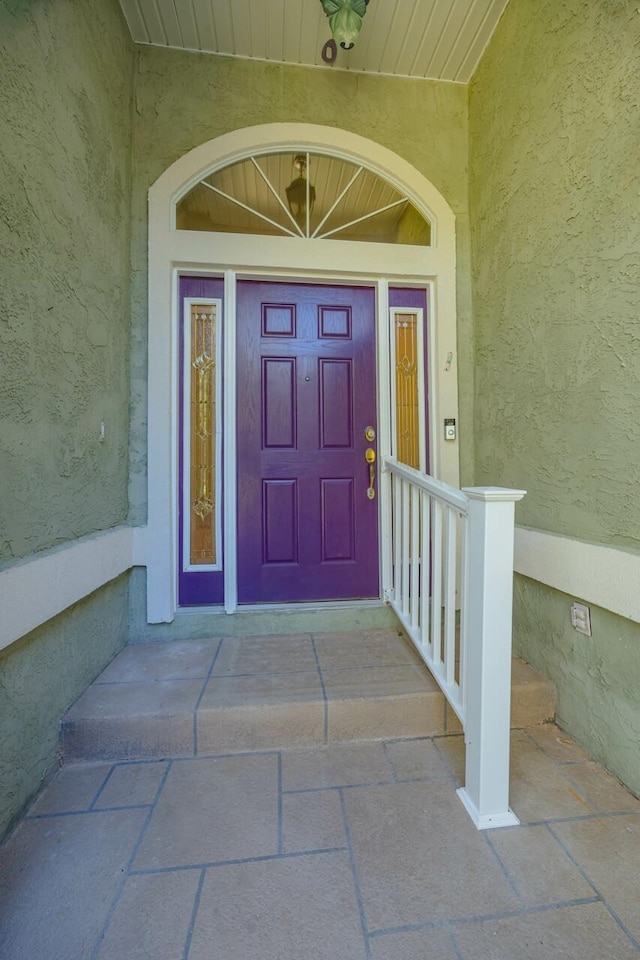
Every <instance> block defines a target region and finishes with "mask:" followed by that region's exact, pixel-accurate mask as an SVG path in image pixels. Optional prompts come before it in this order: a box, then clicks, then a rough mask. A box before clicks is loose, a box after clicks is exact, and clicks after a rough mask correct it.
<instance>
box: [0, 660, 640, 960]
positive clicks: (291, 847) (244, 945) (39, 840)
mask: <svg viewBox="0 0 640 960" xmlns="http://www.w3.org/2000/svg"><path fill="white" fill-rule="evenodd" d="M305 665H306V664H305ZM248 666H249V665H248ZM301 666H302V664H301ZM249 669H251V667H250V666H249ZM374 669H375V668H374ZM165 676H166V672H165ZM132 682H136V681H135V680H132ZM158 682H167V681H166V680H164V679H162V680H159V681H158ZM463 756H464V744H463V743H462V740H461V738H460V737H430V738H417V739H400V740H387V741H385V742H367V743H362V744H353V743H349V744H331V745H328V746H319V747H313V748H305V749H300V750H296V749H294V750H283V751H275V750H272V751H263V752H255V753H250V754H238V755H235V756H223V757H215V756H198V757H190V758H166V759H163V760H158V761H127V762H117V763H104V764H93V765H89V764H87V765H82V766H73V765H71V766H66V767H62V768H61V769H60V771H59V772H58V773H57V775H56V776H55V777H54V778H53V779H52V780H51V781H50V782H49V784H48V785H47V786H46V787H45V789H44V791H43V792H42V793H41V795H40V796H39V798H38V799H37V800H36V801H35V803H34V804H33V805H32V807H31V809H30V811H28V813H27V814H26V815H25V817H23V819H22V820H21V822H20V823H19V824H18V825H17V827H16V829H15V830H14V831H13V833H12V834H11V836H10V837H9V838H8V840H7V841H6V842H5V844H4V846H3V847H2V848H0V957H2V960H125V958H126V960H147V958H151V957H152V958H153V960H258V958H259V960H539V958H543V957H544V958H547V957H557V958H563V960H603V958H606V960H632V958H636V960H637V958H639V957H640V896H639V891H640V882H639V876H640V870H639V866H640V803H639V802H638V801H637V800H636V799H635V798H634V797H632V796H631V795H630V794H628V793H627V792H626V791H625V790H623V789H622V788H621V787H620V785H619V784H617V783H616V781H615V780H613V778H611V777H610V776H609V775H608V774H606V773H605V772H604V771H603V770H602V769H601V768H600V767H598V766H597V765H596V764H594V763H593V762H592V761H590V760H589V758H588V757H586V755H584V754H583V753H582V752H581V751H580V750H579V749H578V748H576V747H575V745H573V744H572V743H571V742H570V741H569V740H568V738H567V737H565V735H564V734H562V733H561V732H560V731H559V730H557V728H555V727H553V726H551V725H548V726H545V727H544V728H541V727H534V728H532V729H531V730H527V731H518V732H516V733H514V735H513V789H512V805H513V808H514V810H515V812H516V813H517V814H518V815H519V816H520V818H521V820H522V825H521V826H519V827H510V828H507V829H502V830H495V831H487V832H483V833H479V832H477V831H476V830H475V828H474V827H473V825H472V823H471V821H470V820H469V818H468V817H467V815H466V813H465V811H464V809H463V807H462V805H461V804H460V801H459V800H458V798H457V796H456V794H455V787H456V786H457V785H459V784H460V772H461V761H462V760H463Z"/></svg>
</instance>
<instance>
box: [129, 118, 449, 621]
mask: <svg viewBox="0 0 640 960" xmlns="http://www.w3.org/2000/svg"><path fill="white" fill-rule="evenodd" d="M292 148H293V149H305V150H309V151H311V152H313V151H314V150H315V151H318V152H321V153H325V154H326V153H329V154H331V155H333V156H336V157H338V158H340V159H343V160H349V161H352V162H353V163H357V164H361V165H363V166H364V167H366V168H368V169H370V170H372V171H373V172H374V173H376V174H378V175H379V176H380V177H382V178H383V179H385V180H387V181H388V182H389V183H391V184H393V185H394V186H395V187H396V188H397V189H398V190H399V191H401V192H402V193H403V194H404V195H405V196H407V197H408V198H409V199H410V200H411V202H412V203H413V204H414V205H415V206H416V208H417V209H418V210H419V211H420V212H421V213H422V214H423V215H424V216H425V217H427V218H428V219H429V220H430V222H431V246H429V247H421V246H407V245H400V244H386V243H367V242H357V241H344V240H332V239H326V240H306V239H302V238H300V239H299V238H290V237H263V236H252V235H248V234H231V233H224V234H217V233H206V232H201V231H185V230H176V229H175V206H176V203H177V201H178V200H180V199H181V198H182V197H183V196H184V194H186V193H187V192H188V191H189V190H190V189H191V188H192V187H194V186H195V185H196V184H197V183H198V182H199V181H200V180H202V179H203V178H204V177H205V176H207V175H208V174H209V173H212V172H213V171H214V170H217V169H220V168H221V167H224V166H227V165H228V164H230V163H234V162H236V161H239V160H242V159H245V158H247V157H249V156H253V155H256V154H262V153H269V152H273V153H277V152H282V151H286V150H291V149H292ZM179 271H186V272H190V271H192V272H194V273H203V274H206V273H215V274H217V275H221V274H224V275H225V278H226V281H227V286H226V294H225V322H226V324H227V326H226V332H227V336H226V338H225V343H226V344H228V341H229V336H228V334H229V332H230V330H229V328H230V326H232V324H233V320H232V318H231V314H230V311H231V310H232V309H233V290H234V278H235V275H236V274H240V275H241V276H243V277H246V276H256V277H258V276H259V277H266V278H273V279H277V278H283V279H284V278H292V277H299V278H301V279H325V280H329V279H332V280H338V281H340V280H344V281H351V282H358V281H361V282H366V283H371V284H372V285H375V284H377V285H378V294H379V297H381V296H382V295H384V294H385V292H386V290H387V285H388V284H391V285H411V284H420V285H426V286H427V287H428V299H429V304H428V306H429V312H430V318H431V340H430V370H429V377H430V381H429V390H430V394H429V403H430V411H431V424H430V428H431V452H432V464H431V469H432V472H433V473H435V474H436V475H437V476H438V477H439V478H440V479H442V480H445V481H447V482H448V483H451V484H454V485H456V486H457V485H458V480H459V474H458V442H457V441H455V442H449V443H447V444H444V443H443V442H441V439H442V435H443V431H442V429H441V428H440V427H441V424H442V420H443V418H444V417H455V418H456V419H457V416H458V413H457V408H458V391H457V364H456V362H455V359H456V357H457V353H456V294H455V217H454V215H453V212H452V210H451V208H450V206H449V204H448V203H447V201H446V200H445V199H444V197H443V196H442V195H441V194H440V193H439V191H438V190H436V188H435V187H434V186H433V184H432V183H431V182H430V181H429V180H427V179H426V177H424V176H423V175H422V174H421V173H420V172H419V171H417V170H416V169H415V168H414V167H412V166H411V164H410V163H408V162H407V161H406V160H404V159H403V158H402V157H399V156H398V155H397V154H395V153H393V151H391V150H389V149H387V148H386V147H383V146H381V145H380V144H378V143H375V142H374V141H372V140H368V139H366V138H365V137H360V136H358V135H356V134H354V133H349V132H348V131H345V130H339V129H336V128H334V127H324V126H318V125H315V124H306V123H272V124H263V125H259V126H254V127H246V128H243V129H241V130H235V131H233V132H232V133H227V134H225V135H223V136H221V137H217V138H216V139H214V140H209V141H208V142H207V143H204V144H202V145H201V146H199V147H195V148H194V149H193V150H191V151H190V152H189V153H187V154H185V155H184V156H183V157H181V158H180V159H179V160H176V162H175V163H173V164H172V165H171V166H170V167H169V168H168V169H167V170H166V171H165V172H164V173H163V174H162V175H161V176H160V177H159V178H158V180H157V181H156V182H155V183H154V184H153V186H152V187H151V189H150V190H149V328H148V329H149V374H148V375H149V382H148V391H149V394H148V396H149V405H148V527H147V530H146V535H145V537H144V543H145V547H144V558H145V561H146V566H147V616H148V620H149V622H150V623H158V622H166V621H171V620H172V619H173V617H174V615H175V612H176V608H177V550H176V525H177V521H176V512H177V438H178V431H177V409H176V406H177V359H176V358H177V351H178V318H177V316H176V309H175V304H176V301H177V275H178V272H179ZM384 308H385V305H384V304H381V308H380V310H379V323H380V324H381V325H382V324H385V323H387V322H388V321H387V317H386V310H385V309H384ZM381 329H382V326H381ZM225 352H226V347H225ZM232 353H233V351H232ZM379 353H380V355H382V351H379ZM233 355H235V354H234V353H233ZM449 355H451V358H450V356H449ZM227 360H229V354H227ZM452 360H453V362H452ZM382 373H383V377H381V378H380V379H381V380H384V379H385V378H388V374H387V373H386V372H384V371H382ZM232 376H233V371H232V370H229V369H225V384H226V385H227V388H226V389H225V400H226V403H225V426H226V430H227V436H226V438H225V519H226V520H227V525H226V530H227V536H225V557H224V564H225V577H227V576H228V575H230V574H231V573H233V574H234V575H235V543H232V542H231V540H232V539H233V538H232V537H230V536H229V530H230V527H229V522H232V520H233V517H234V509H233V508H234V504H235V501H234V499H233V498H234V497H235V457H234V458H233V463H230V462H229V461H230V460H231V459H232V457H231V456H230V452H231V451H232V450H233V449H234V442H233V439H234V438H231V437H230V436H229V435H228V434H229V432H230V430H231V429H232V424H233V422H234V420H233V418H232V414H233V415H235V409H233V410H231V409H230V407H232V406H233V391H232V389H231V387H232V386H233V385H232V383H231V380H232ZM383 452H384V451H383V450H382V449H381V450H380V453H383ZM232 566H233V571H232V570H231V567H232ZM226 586H227V587H230V584H229V582H227V584H226ZM231 607H233V603H232V604H231Z"/></svg>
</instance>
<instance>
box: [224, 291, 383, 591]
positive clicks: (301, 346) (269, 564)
mask: <svg viewBox="0 0 640 960" xmlns="http://www.w3.org/2000/svg"><path fill="white" fill-rule="evenodd" d="M237 304H238V317H237V326H238V599H239V601H240V602H241V603H269V602H288V601H303V600H308V601H313V600H328V599H349V598H361V597H362V598H364V597H377V596H378V595H379V580H378V504H377V500H375V499H373V500H370V499H369V498H368V497H367V487H368V486H369V468H368V465H367V464H366V462H365V459H364V452H365V449H366V448H367V446H369V444H367V442H366V440H365V438H364V431H365V427H367V426H373V427H374V428H376V388H375V297H374V291H373V289H371V288H366V287H337V286H335V287H332V286H323V285H317V284H310V285H303V284H277V283H262V282H256V281H240V282H239V283H238V289H237Z"/></svg>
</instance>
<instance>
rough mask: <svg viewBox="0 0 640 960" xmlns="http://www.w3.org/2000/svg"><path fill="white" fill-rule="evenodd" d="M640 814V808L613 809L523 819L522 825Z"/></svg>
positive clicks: (534, 825)
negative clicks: (608, 811)
mask: <svg viewBox="0 0 640 960" xmlns="http://www.w3.org/2000/svg"><path fill="white" fill-rule="evenodd" d="M633 816H636V817H638V816H640V810H613V811H611V812H610V813H599V812H598V811H594V812H593V813H584V814H576V816H575V817H549V818H548V819H547V820H521V821H520V826H521V827H541V826H542V827H548V826H553V825H554V824H556V823H582V821H583V820H610V819H612V818H613V817H633Z"/></svg>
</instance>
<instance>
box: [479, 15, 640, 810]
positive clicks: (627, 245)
mask: <svg viewBox="0 0 640 960" xmlns="http://www.w3.org/2000/svg"><path fill="white" fill-rule="evenodd" d="M639 50H640V12H639V11H638V4H637V3H631V2H624V0H599V2H597V3H584V2H582V0H510V3H509V5H508V7H507V9H506V12H505V14H504V15H503V17H502V19H501V21H500V24H499V26H498V29H497V31H496V34H495V35H494V37H493V39H492V41H491V43H490V45H489V48H488V50H487V52H486V53H485V56H484V57H483V59H482V62H481V64H480V67H479V69H478V70H477V72H476V75H475V77H474V79H473V81H472V83H471V86H470V97H469V108H470V113H469V129H470V144H471V151H470V217H471V235H472V261H473V277H472V291H473V306H474V325H475V342H476V371H475V378H476V392H475V431H474V434H475V462H476V477H475V479H476V483H497V484H501V485H505V486H514V487H521V488H524V489H526V490H527V491H528V493H527V496H526V497H525V499H524V500H523V501H522V503H521V504H519V505H518V508H517V514H516V516H517V521H518V522H519V523H520V524H523V525H525V526H530V527H534V528H538V529H540V530H546V531H550V532H553V533H557V534H562V535H564V536H569V537H575V538H578V539H581V540H586V541H591V542H597V543H602V544H607V545H609V546H613V547H619V548H623V549H626V550H630V551H632V552H637V551H638V550H639V549H640V496H639V495H638V491H639V489H640V456H639V450H640V415H639V411H640V332H639V331H640V326H639V306H640V163H639V162H638V158H639V157H640V122H639V117H640V71H639V70H638V63H639V59H638V57H639ZM629 588H630V589H631V588H632V586H631V585H629ZM572 599H573V598H570V597H566V596H564V595H562V594H559V593H556V592H555V591H554V590H551V589H549V588H547V587H545V586H543V585H541V584H537V583H534V582H532V581H528V580H524V579H522V578H519V579H518V582H517V585H516V592H515V609H514V642H515V645H516V648H517V649H518V650H519V651H520V652H522V654H523V655H524V656H525V658H526V659H527V660H529V661H530V662H531V663H533V664H534V665H535V666H538V667H539V668H540V669H542V670H544V671H545V672H546V673H547V674H548V675H549V676H551V677H552V679H553V680H554V681H555V682H556V685H557V690H558V717H559V720H560V722H561V724H563V725H564V726H565V727H566V729H567V730H568V731H569V732H570V733H571V734H573V735H574V736H576V737H577V738H578V739H579V740H580V741H581V742H582V743H583V744H584V745H585V746H586V747H587V748H588V749H589V750H590V752H591V753H592V754H593V755H594V756H595V757H596V758H598V759H599V760H601V761H602V762H603V763H604V764H605V765H606V766H608V767H609V769H611V770H612V771H613V772H614V773H615V774H617V775H618V776H619V777H621V778H622V779H623V780H624V781H625V782H626V783H627V784H628V785H629V786H630V787H631V788H632V789H633V790H635V791H636V792H638V791H640V774H639V771H640V746H639V743H640V736H639V734H640V712H639V708H638V690H639V689H640V627H638V625H637V624H633V623H631V622H629V621H625V620H623V619H621V618H618V617H616V616H614V615H613V614H609V613H607V612H605V611H603V610H599V609H597V608H594V607H592V615H593V637H592V638H587V637H584V636H581V635H580V634H578V633H576V632H575V631H574V630H573V629H572V627H571V625H570V616H569V609H570V605H571V600H572ZM578 599H583V600H586V601H587V602H588V601H589V598H588V597H586V598H578Z"/></svg>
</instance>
